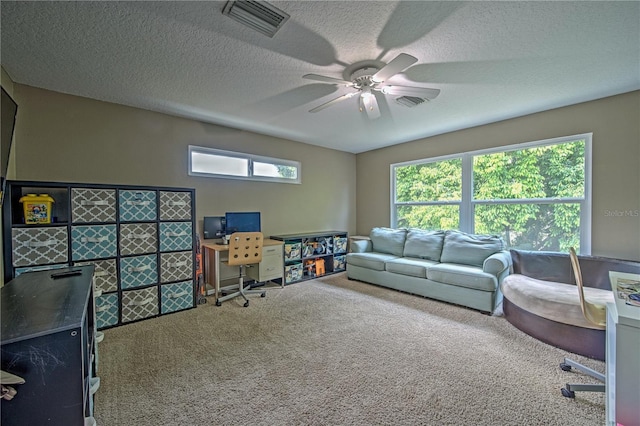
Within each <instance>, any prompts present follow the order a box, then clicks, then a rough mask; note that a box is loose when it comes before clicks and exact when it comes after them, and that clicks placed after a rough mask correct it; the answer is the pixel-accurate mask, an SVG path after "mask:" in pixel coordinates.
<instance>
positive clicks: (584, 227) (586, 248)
mask: <svg viewBox="0 0 640 426" xmlns="http://www.w3.org/2000/svg"><path fill="white" fill-rule="evenodd" d="M592 139H593V133H582V134H577V135H570V136H562V137H557V138H552V139H544V140H539V141H531V142H524V143H519V144H512V145H504V146H500V147H495V148H489V149H482V150H475V151H468V152H463V153H456V154H449V155H443V156H438V157H431V158H424V159H419V160H411V161H405V162H401V163H393V164H391V165H390V173H389V174H390V187H391V194H390V196H391V198H390V209H391V212H390V213H391V215H390V218H391V223H390V226H391V227H392V228H395V227H397V225H398V217H397V210H398V206H403V205H411V206H429V205H443V204H444V205H457V206H458V207H459V215H460V216H459V222H460V229H459V230H460V231H462V232H468V233H473V232H474V227H475V223H474V212H475V207H476V206H477V205H483V204H487V205H489V204H543V203H546V204H560V203H578V204H580V253H581V254H586V255H588V254H591V224H592V223H591V222H592V211H591V210H592V205H593V203H592ZM577 140H584V163H585V164H584V197H582V198H581V197H577V198H576V197H571V198H570V197H566V198H564V197H563V198H523V199H508V200H475V199H474V198H473V159H474V157H476V156H480V155H487V154H496V153H500V152H506V151H514V150H523V149H529V148H534V147H540V146H548V145H559V144H562V143H567V142H574V141H577ZM452 159H461V160H462V173H461V174H462V176H461V178H462V198H461V200H456V201H430V202H424V201H423V202H400V203H398V202H397V201H396V195H397V193H396V184H397V182H396V168H399V167H405V166H411V165H416V164H425V163H435V162H439V161H446V160H452Z"/></svg>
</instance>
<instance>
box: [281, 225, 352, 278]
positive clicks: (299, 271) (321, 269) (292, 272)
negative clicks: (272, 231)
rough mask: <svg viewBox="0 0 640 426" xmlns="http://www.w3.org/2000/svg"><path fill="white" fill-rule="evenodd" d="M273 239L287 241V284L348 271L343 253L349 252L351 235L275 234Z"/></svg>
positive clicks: (328, 233)
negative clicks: (348, 243)
mask: <svg viewBox="0 0 640 426" xmlns="http://www.w3.org/2000/svg"><path fill="white" fill-rule="evenodd" d="M271 238H272V239H274V240H279V241H284V245H283V250H284V252H283V258H284V275H283V276H284V283H285V284H291V283H294V282H299V281H304V280H308V279H313V278H316V277H318V276H322V275H329V274H333V273H336V272H341V271H344V269H345V265H344V255H343V254H345V253H346V251H347V247H346V246H347V239H348V233H346V232H341V231H329V232H317V233H307V234H287V235H272V236H271ZM334 253H335V254H336V256H334ZM336 258H337V259H336Z"/></svg>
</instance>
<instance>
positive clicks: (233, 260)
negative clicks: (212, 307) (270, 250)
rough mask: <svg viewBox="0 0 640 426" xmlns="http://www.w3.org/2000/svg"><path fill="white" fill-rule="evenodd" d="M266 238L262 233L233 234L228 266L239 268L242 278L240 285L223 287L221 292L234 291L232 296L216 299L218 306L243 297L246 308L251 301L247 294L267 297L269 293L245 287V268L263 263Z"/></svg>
mask: <svg viewBox="0 0 640 426" xmlns="http://www.w3.org/2000/svg"><path fill="white" fill-rule="evenodd" d="M263 241H264V237H263V236H262V232H234V233H233V234H231V239H230V240H229V258H228V260H227V261H226V262H224V263H225V264H226V265H229V266H239V267H240V268H239V269H240V277H239V278H238V284H234V285H231V286H226V287H222V288H221V289H220V291H233V290H236V291H234V292H233V293H231V294H227V295H226V296H223V297H220V298H218V299H216V306H220V305H222V302H225V301H227V300H230V299H233V298H235V297H238V296H242V297H243V298H244V300H245V302H244V307H245V308H246V307H247V306H249V299H247V294H253V293H255V294H260V296H261V297H265V296H266V295H267V292H266V291H264V290H249V287H245V286H244V275H245V268H246V267H247V266H248V265H254V264H257V263H260V262H261V261H262V245H263Z"/></svg>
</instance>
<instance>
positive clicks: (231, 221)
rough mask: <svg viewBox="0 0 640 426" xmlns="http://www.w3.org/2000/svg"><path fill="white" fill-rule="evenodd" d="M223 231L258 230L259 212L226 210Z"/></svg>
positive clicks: (229, 233) (231, 232)
mask: <svg viewBox="0 0 640 426" xmlns="http://www.w3.org/2000/svg"><path fill="white" fill-rule="evenodd" d="M225 219H226V226H225V233H226V234H227V235H231V234H233V233H234V232H260V231H261V228H260V212H227V213H226V214H225Z"/></svg>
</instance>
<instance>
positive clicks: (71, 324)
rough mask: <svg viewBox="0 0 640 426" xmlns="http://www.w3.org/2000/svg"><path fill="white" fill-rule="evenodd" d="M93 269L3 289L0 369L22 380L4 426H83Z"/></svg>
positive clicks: (5, 410)
mask: <svg viewBox="0 0 640 426" xmlns="http://www.w3.org/2000/svg"><path fill="white" fill-rule="evenodd" d="M93 271H94V267H93V265H87V266H80V267H72V268H62V269H56V270H49V271H40V272H31V273H28V274H22V275H20V276H19V277H17V278H16V279H14V280H12V281H11V282H9V283H7V284H6V285H5V286H4V287H2V289H0V290H1V294H2V299H1V303H2V326H1V327H2V328H1V329H2V334H1V343H0V363H1V366H2V370H4V371H7V372H9V373H12V374H15V375H17V376H20V377H22V378H23V379H25V383H24V384H21V385H14V388H15V389H16V390H17V392H18V393H17V394H16V395H15V397H14V398H13V399H12V400H2V401H1V402H0V403H1V404H2V406H1V410H0V411H1V413H2V414H1V418H2V425H3V426H11V425H20V426H27V425H37V426H40V425H45V424H48V425H69V426H73V425H83V424H84V422H85V418H90V417H92V415H93V394H92V392H94V391H95V386H94V389H92V384H95V383H96V380H97V378H95V377H94V375H95V372H96V369H95V361H96V357H97V353H96V346H95V343H96V342H95V336H96V317H95V306H94V303H95V302H94V298H93V285H92V280H93Z"/></svg>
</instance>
